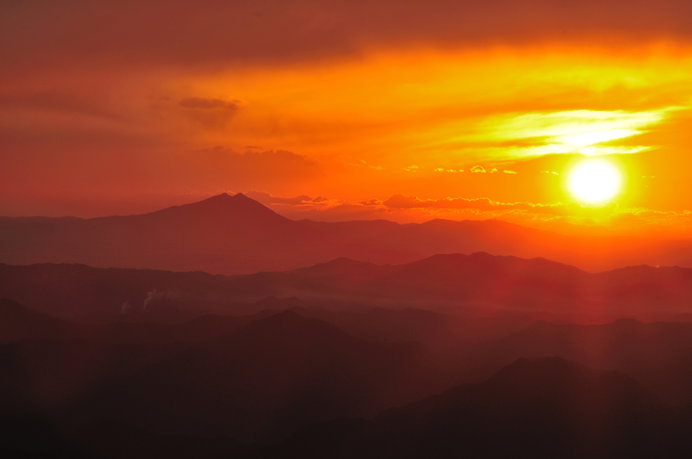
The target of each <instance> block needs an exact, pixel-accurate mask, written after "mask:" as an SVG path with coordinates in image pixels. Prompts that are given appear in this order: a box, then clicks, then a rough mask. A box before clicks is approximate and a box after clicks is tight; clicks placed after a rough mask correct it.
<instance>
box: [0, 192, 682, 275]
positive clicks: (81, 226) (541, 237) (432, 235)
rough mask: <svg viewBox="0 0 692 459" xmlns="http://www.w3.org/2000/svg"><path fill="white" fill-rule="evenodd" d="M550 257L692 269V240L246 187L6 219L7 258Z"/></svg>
mask: <svg viewBox="0 0 692 459" xmlns="http://www.w3.org/2000/svg"><path fill="white" fill-rule="evenodd" d="M479 251H485V252H488V253H492V254H496V255H515V256H521V257H527V258H533V257H539V256H540V257H544V258H550V259H554V260H557V261H561V262H565V263H570V264H573V265H575V266H579V267H581V268H585V269H592V270H595V269H597V270H601V269H610V268H615V267H619V266H626V265H639V264H651V265H666V266H667V265H681V266H690V267H692V239H690V240H683V241H668V240H664V241H661V240H654V239H647V240H644V239H630V240H625V239H623V238H615V237H589V236H583V237H581V236H564V235H559V234H555V233H551V232H547V231H542V230H537V229H532V228H526V227H522V226H518V225H514V224H510V223H506V222H502V221H497V220H486V221H448V220H432V221H428V222H425V223H420V224H398V223H394V222H390V221H385V220H373V221H346V222H331V223H327V222H317V221H309V220H300V221H295V220H290V219H288V218H285V217H282V216H280V215H279V214H277V213H275V212H274V211H272V210H270V209H269V208H267V207H265V206H263V205H262V204H260V203H259V202H257V201H254V200H252V199H250V198H248V197H247V196H245V195H243V194H236V195H234V196H230V195H228V194H221V195H218V196H214V197H211V198H209V199H206V200H204V201H201V202H197V203H193V204H187V205H182V206H175V207H170V208H167V209H163V210H160V211H157V212H152V213H148V214H143V215H130V216H112V217H102V218H91V219H81V218H75V217H64V218H45V217H15V218H11V217H2V218H0V262H4V263H9V264H29V263H45V262H54V263H84V264H88V265H92V266H97V267H128V268H152V269H165V270H173V271H190V270H202V271H206V272H210V273H223V274H241V273H253V272H257V271H277V270H289V269H296V268H299V267H302V266H308V265H312V264H315V263H321V262H326V261H329V260H332V259H335V258H339V257H349V258H352V259H355V260H360V261H370V262H373V263H377V264H399V263H406V262H411V261H414V260H417V259H420V258H424V257H428V256H431V255H433V254H438V253H467V254H468V253H474V252H479Z"/></svg>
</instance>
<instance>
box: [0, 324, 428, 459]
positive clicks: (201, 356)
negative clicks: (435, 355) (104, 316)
mask: <svg viewBox="0 0 692 459" xmlns="http://www.w3.org/2000/svg"><path fill="white" fill-rule="evenodd" d="M205 330H206V331H208V332H209V333H207V334H206V335H204V334H202V333H200V332H202V331H205ZM426 359H427V357H426V351H425V349H424V348H423V347H422V346H420V345H417V344H414V343H378V342H372V341H367V340H364V339H360V338H356V337H354V336H352V335H350V334H349V333H347V332H345V331H343V330H341V329H339V328H338V327H336V326H334V325H332V324H330V323H327V322H324V321H321V320H318V319H314V318H309V317H304V316H302V315H300V314H298V313H295V312H292V311H284V312H279V313H268V314H262V315H255V316H248V317H235V318H221V317H214V318H212V317H205V318H200V319H196V320H194V321H190V322H185V323H180V324H164V325H159V324H151V323H119V324H108V325H81V326H79V327H75V329H74V330H73V332H72V333H70V334H62V335H59V336H57V335H55V336H54V335H51V334H50V333H46V334H45V336H41V337H31V338H28V339H19V340H15V341H13V342H11V343H2V344H0V376H2V378H0V388H2V389H3V390H2V391H0V407H2V408H3V413H15V414H17V416H23V417H26V418H27V419H30V420H31V425H34V424H36V425H41V424H45V425H47V426H49V427H50V428H51V429H52V430H55V431H56V432H59V437H58V438H60V439H61V440H62V441H64V442H65V443H66V444H78V445H80V446H81V447H82V448H83V449H84V450H85V451H87V452H89V454H88V457H109V455H108V452H109V451H111V450H113V449H116V450H125V451H127V453H123V455H122V456H120V457H134V456H136V457H150V455H148V454H147V453H146V451H145V450H139V448H141V447H145V449H146V446H147V445H149V444H156V445H158V446H157V447H160V446H161V444H163V446H164V447H165V444H166V443H167V442H168V441H175V440H174V438H175V436H181V438H184V439H185V444H186V445H188V446H189V443H190V442H193V443H194V444H198V443H200V442H201V439H205V438H206V439H209V441H210V445H213V444H218V443H219V442H220V443H222V444H223V445H222V446H223V447H222V449H223V448H227V447H228V445H229V444H230V445H236V443H239V442H240V443H246V444H248V443H250V442H255V441H268V440H270V439H280V438H285V437H286V436H287V435H290V434H291V433H292V432H294V431H295V430H296V429H299V428H301V427H303V426H306V425H308V424H310V423H314V422H319V421H325V420H329V419H334V418H340V417H344V416H370V415H373V414H375V413H376V412H378V411H380V410H382V409H385V408H388V407H391V406H396V405H399V404H402V403H406V402H409V401H411V400H415V399H417V398H420V397H422V396H424V395H426V394H427V393H429V391H430V390H431V389H430V387H435V386H436V384H437V382H436V381H435V378H436V373H435V369H434V367H432V366H430V365H429V363H428V362H427V360H426ZM409 372H414V374H409ZM46 375H50V377H46ZM3 419H4V418H3V417H2V416H0V421H3ZM15 428H16V429H17V430H21V428H20V426H15ZM24 435H27V436H30V432H24ZM119 435H122V436H123V437H124V438H131V437H135V438H139V439H140V440H141V443H132V442H129V441H128V442H124V443H123V442H122V441H121V440H120V439H119ZM181 441H182V440H181ZM159 442H161V444H159ZM215 442H216V443H215ZM2 445H3V440H2V438H1V436H0V451H1V450H2ZM128 445H129V446H128ZM168 447H170V445H168ZM25 448H27V446H25ZM203 449H204V448H203ZM212 449H214V448H212ZM214 453H215V454H220V452H219V451H215V452H214ZM179 454H180V452H179V451H172V452H171V454H170V457H181V456H179ZM186 457H199V456H197V455H196V454H193V453H190V454H189V455H188V456H186ZM205 457H217V456H215V455H211V456H205Z"/></svg>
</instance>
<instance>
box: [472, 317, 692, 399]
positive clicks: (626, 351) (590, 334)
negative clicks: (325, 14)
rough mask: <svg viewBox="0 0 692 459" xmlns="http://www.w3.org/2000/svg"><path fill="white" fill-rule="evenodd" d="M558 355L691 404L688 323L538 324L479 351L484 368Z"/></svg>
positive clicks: (691, 329)
mask: <svg viewBox="0 0 692 459" xmlns="http://www.w3.org/2000/svg"><path fill="white" fill-rule="evenodd" d="M553 355H556V356H560V357H563V358H566V359H571V360H575V361H578V362H582V363H585V364H588V365H590V366H594V367H597V368H608V369H612V370H617V371H621V372H623V373H626V374H628V375H631V376H633V377H635V378H636V379H637V380H638V381H640V382H642V383H643V384H645V385H646V386H647V387H648V388H650V389H651V390H653V391H655V392H656V393H657V394H660V396H661V397H663V398H664V399H665V400H667V401H668V402H670V403H674V404H678V405H680V404H685V403H692V371H691V370H690V361H692V324H690V323H686V322H682V323H666V322H653V323H642V322H639V321H636V320H632V319H620V320H617V321H615V322H612V323H608V324H602V325H576V324H569V323H561V324H560V323H550V322H545V321H538V322H535V323H533V324H531V325H530V326H528V327H526V328H524V329H522V330H520V331H517V332H514V333H510V334H508V336H506V337H503V338H501V339H499V340H497V341H495V342H493V343H491V344H489V345H488V346H487V347H486V348H485V349H479V359H478V362H482V364H481V365H482V366H485V367H486V368H488V367H494V368H498V367H501V366H502V365H505V364H506V363H507V362H509V361H511V360H513V359H516V358H518V357H531V358H537V357H546V356H553Z"/></svg>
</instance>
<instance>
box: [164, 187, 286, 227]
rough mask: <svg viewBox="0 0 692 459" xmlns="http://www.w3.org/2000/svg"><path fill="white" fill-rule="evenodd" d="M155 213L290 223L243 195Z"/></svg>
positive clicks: (207, 200) (215, 198)
mask: <svg viewBox="0 0 692 459" xmlns="http://www.w3.org/2000/svg"><path fill="white" fill-rule="evenodd" d="M154 213H155V214H167V215H174V214H184V215H185V216H186V217H192V218H205V217H207V218H208V217H211V218H214V219H217V218H223V219H227V218H233V219H235V220H238V221H239V222H240V221H243V220H263V221H273V222H279V221H288V219H286V218H285V217H282V216H281V215H279V214H277V213H276V212H274V211H273V210H271V209H270V208H268V207H266V206H264V205H263V204H261V203H259V202H258V201H255V200H254V199H252V198H249V197H247V196H246V195H244V194H243V193H237V194H235V195H230V194H228V193H221V194H217V195H214V196H211V197H209V198H207V199H204V200H202V201H197V202H193V203H190V204H184V205H180V206H174V207H169V208H167V209H163V210H160V211H158V212H154Z"/></svg>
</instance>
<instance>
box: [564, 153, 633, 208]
mask: <svg viewBox="0 0 692 459" xmlns="http://www.w3.org/2000/svg"><path fill="white" fill-rule="evenodd" d="M621 182H622V179H621V176H620V171H618V169H617V168H616V167H615V166H613V165H612V164H611V163H609V162H607V161H604V160H599V159H590V160H586V161H582V162H580V163H579V164H577V165H576V166H575V167H574V169H572V171H571V172H570V173H569V179H568V187H569V191H570V192H571V193H572V194H573V195H574V197H575V198H577V199H578V200H580V201H582V202H584V203H587V204H604V203H606V202H608V201H610V200H611V199H612V198H613V197H614V196H615V195H617V194H618V192H619V191H620V184H621Z"/></svg>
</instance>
